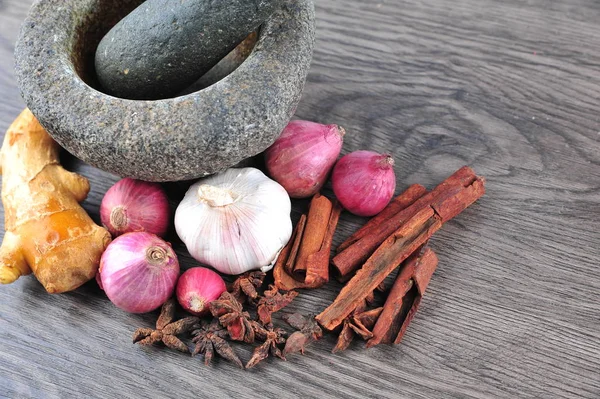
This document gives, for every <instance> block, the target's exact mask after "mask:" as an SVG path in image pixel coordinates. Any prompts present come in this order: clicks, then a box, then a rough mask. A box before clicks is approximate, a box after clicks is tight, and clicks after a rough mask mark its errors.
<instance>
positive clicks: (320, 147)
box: [265, 121, 346, 198]
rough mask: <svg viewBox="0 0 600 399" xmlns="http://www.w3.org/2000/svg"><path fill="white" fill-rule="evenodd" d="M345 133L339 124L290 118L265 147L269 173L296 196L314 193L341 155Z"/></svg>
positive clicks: (301, 196)
mask: <svg viewBox="0 0 600 399" xmlns="http://www.w3.org/2000/svg"><path fill="white" fill-rule="evenodd" d="M345 133H346V132H345V130H344V129H343V128H342V127H340V126H337V125H321V124H319V123H315V122H309V121H292V122H290V123H289V124H288V125H287V127H286V128H285V129H284V130H283V132H282V133H281V136H279V138H278V139H277V140H276V141H275V143H273V145H271V147H269V148H268V149H267V150H266V151H265V158H266V166H267V170H268V171H269V175H270V176H271V177H272V178H273V179H274V180H275V181H276V182H277V183H279V184H281V185H282V186H283V187H284V188H285V189H286V191H287V192H288V194H289V195H290V197H292V198H306V197H310V196H312V195H314V194H315V193H316V192H317V191H319V190H320V189H321V187H323V184H325V181H326V180H327V176H328V175H329V172H331V168H332V167H333V165H334V164H335V161H336V159H337V157H338V156H339V155H340V151H341V150H342V144H343V137H344V134H345Z"/></svg>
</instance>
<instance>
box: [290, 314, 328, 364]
mask: <svg viewBox="0 0 600 399" xmlns="http://www.w3.org/2000/svg"><path fill="white" fill-rule="evenodd" d="M283 319H284V320H285V321H286V322H287V323H288V324H289V325H290V326H292V327H294V328H295V329H296V330H299V331H296V332H294V333H293V334H292V335H290V336H289V338H288V339H287V341H286V343H285V348H283V355H284V356H287V355H288V354H290V353H296V352H300V353H302V354H304V349H305V348H306V346H307V345H308V344H310V343H311V342H314V341H316V340H318V339H320V338H321V337H322V336H323V330H321V327H319V325H318V324H317V322H316V321H315V318H314V317H312V316H310V317H305V316H302V315H301V314H299V313H293V314H287V315H285V316H284V317H283Z"/></svg>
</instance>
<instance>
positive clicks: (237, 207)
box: [175, 168, 292, 274]
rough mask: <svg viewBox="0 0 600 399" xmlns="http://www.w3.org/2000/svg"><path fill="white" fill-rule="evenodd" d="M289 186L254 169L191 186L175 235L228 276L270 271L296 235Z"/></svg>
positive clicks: (178, 214) (195, 254) (230, 171)
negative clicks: (282, 184)
mask: <svg viewBox="0 0 600 399" xmlns="http://www.w3.org/2000/svg"><path fill="white" fill-rule="evenodd" d="M290 211H291V202H290V197H289V196H288V194H287V192H286V191H285V189H284V188H283V187H282V186H281V185H279V183H277V182H275V181H273V180H271V179H269V178H268V177H267V176H265V175H264V173H262V172H261V171H260V170H258V169H255V168H243V169H233V168H232V169H228V170H226V171H225V172H221V173H218V174H215V175H212V176H209V177H207V178H204V179H201V180H199V181H198V182H196V183H195V184H193V185H192V186H191V187H190V188H189V190H188V191H187V193H186V194H185V197H184V198H183V200H182V201H181V203H180V204H179V206H178V207H177V210H176V212H175V229H176V230H177V235H178V236H179V238H181V240H182V241H183V242H184V243H185V245H186V246H187V249H188V251H189V252H190V254H191V255H192V256H193V257H194V259H196V260H197V261H198V262H200V263H203V264H206V265H209V266H212V267H213V268H215V269H216V270H218V271H220V272H221V273H225V274H241V273H244V272H246V271H248V270H255V269H262V270H263V271H268V270H270V269H271V268H272V267H273V264H274V263H275V261H276V260H277V255H278V254H279V252H280V251H281V249H282V248H283V247H284V246H285V245H286V244H287V242H288V241H289V239H290V237H291V235H292V220H291V218H290Z"/></svg>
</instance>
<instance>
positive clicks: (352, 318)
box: [331, 303, 383, 353]
mask: <svg viewBox="0 0 600 399" xmlns="http://www.w3.org/2000/svg"><path fill="white" fill-rule="evenodd" d="M366 308H367V306H366V303H363V304H362V305H361V306H359V307H358V308H356V309H355V310H354V312H352V313H351V314H350V315H349V316H348V317H346V318H345V319H344V322H343V325H342V331H341V332H340V336H339V337H338V342H337V344H336V346H335V348H333V350H332V351H331V352H332V353H336V352H340V351H343V350H346V349H347V348H348V346H350V343H351V342H352V340H353V339H354V335H355V334H357V335H358V336H360V337H361V338H362V339H364V340H365V341H366V340H368V339H371V338H372V337H373V333H372V332H371V331H370V329H371V328H373V326H374V325H375V322H377V318H378V317H379V315H380V314H381V312H382V311H383V307H380V308H376V309H372V310H366Z"/></svg>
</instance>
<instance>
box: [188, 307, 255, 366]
mask: <svg viewBox="0 0 600 399" xmlns="http://www.w3.org/2000/svg"><path fill="white" fill-rule="evenodd" d="M195 328H196V329H195V330H194V331H192V335H193V336H194V338H193V339H192V342H194V343H195V344H196V346H195V348H194V351H193V352H192V356H196V355H197V354H198V353H202V354H203V355H204V364H205V365H207V366H209V365H210V363H211V361H212V359H213V357H214V355H215V352H216V353H217V354H218V355H219V356H221V357H222V358H223V359H226V360H229V361H230V362H232V363H235V364H236V365H237V366H238V367H239V368H241V369H243V368H244V365H243V364H242V361H241V360H240V358H239V357H238V355H237V354H236V353H235V351H234V350H233V348H232V347H231V345H229V343H228V342H227V340H226V339H227V337H228V336H229V333H228V332H227V330H225V329H224V328H223V326H221V324H220V323H219V320H217V319H213V320H212V322H210V323H209V322H206V321H205V322H203V323H202V325H196V326H195Z"/></svg>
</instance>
